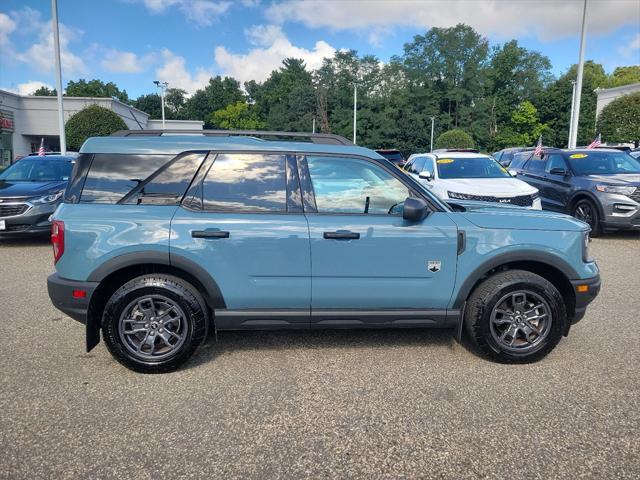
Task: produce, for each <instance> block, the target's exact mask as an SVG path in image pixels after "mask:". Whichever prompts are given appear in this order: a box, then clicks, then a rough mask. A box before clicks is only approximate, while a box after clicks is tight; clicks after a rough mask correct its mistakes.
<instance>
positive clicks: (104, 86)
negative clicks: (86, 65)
mask: <svg viewBox="0 0 640 480" xmlns="http://www.w3.org/2000/svg"><path fill="white" fill-rule="evenodd" d="M64 94H65V96H67V97H98V98H112V97H115V98H117V99H118V100H120V101H121V102H124V103H129V96H128V95H127V91H126V90H120V89H119V88H118V86H117V85H116V84H115V83H113V82H108V83H104V82H103V81H102V80H98V79H93V80H89V81H86V80H85V79H84V78H81V79H80V80H78V81H77V82H74V81H73V80H70V81H69V83H67V88H66V90H65V92H64Z"/></svg>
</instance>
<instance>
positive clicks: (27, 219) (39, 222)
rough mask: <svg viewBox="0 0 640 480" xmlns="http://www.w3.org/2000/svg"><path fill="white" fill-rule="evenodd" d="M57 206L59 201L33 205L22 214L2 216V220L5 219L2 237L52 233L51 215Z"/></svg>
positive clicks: (0, 231)
mask: <svg viewBox="0 0 640 480" xmlns="http://www.w3.org/2000/svg"><path fill="white" fill-rule="evenodd" d="M25 203H27V202H25ZM27 204H28V203H27ZM29 205H30V204H29ZM57 207H58V203H55V204H44V205H32V206H30V207H29V209H28V210H27V211H26V212H25V213H23V214H22V215H16V216H11V217H0V220H3V221H4V224H5V229H4V230H0V238H2V237H16V236H27V235H43V234H50V233H51V222H50V221H49V217H50V216H51V214H53V212H55V210H56V208H57Z"/></svg>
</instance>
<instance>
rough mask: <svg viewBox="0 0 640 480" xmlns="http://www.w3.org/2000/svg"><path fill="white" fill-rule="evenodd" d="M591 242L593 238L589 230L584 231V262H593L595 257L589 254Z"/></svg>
mask: <svg viewBox="0 0 640 480" xmlns="http://www.w3.org/2000/svg"><path fill="white" fill-rule="evenodd" d="M590 242H591V238H590V237H589V232H584V235H583V239H582V261H583V262H584V263H590V262H593V258H591V255H589V243H590Z"/></svg>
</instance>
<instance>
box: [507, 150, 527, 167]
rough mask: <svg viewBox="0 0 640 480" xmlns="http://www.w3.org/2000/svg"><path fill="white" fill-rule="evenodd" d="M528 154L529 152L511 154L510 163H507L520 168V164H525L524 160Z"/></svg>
mask: <svg viewBox="0 0 640 480" xmlns="http://www.w3.org/2000/svg"><path fill="white" fill-rule="evenodd" d="M530 156H531V152H526V153H517V154H516V155H514V156H513V160H512V161H511V164H509V167H510V168H522V166H523V165H524V164H525V162H526V161H527V160H528V159H529V157H530Z"/></svg>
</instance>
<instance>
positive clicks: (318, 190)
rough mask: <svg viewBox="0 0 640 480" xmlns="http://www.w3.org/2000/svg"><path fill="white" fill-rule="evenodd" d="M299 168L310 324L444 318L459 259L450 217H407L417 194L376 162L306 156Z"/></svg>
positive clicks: (410, 322)
mask: <svg viewBox="0 0 640 480" xmlns="http://www.w3.org/2000/svg"><path fill="white" fill-rule="evenodd" d="M299 166H300V170H301V183H302V184H303V192H304V195H305V215H306V217H307V220H308V222H309V232H310V238H311V264H312V270H311V271H312V288H311V292H312V294H311V296H312V300H311V313H312V317H311V325H312V327H314V326H323V325H332V326H352V325H366V324H374V325H375V324H387V325H397V326H403V325H405V326H406V325H421V324H425V325H433V324H437V323H439V322H443V321H444V318H445V309H446V306H447V304H448V302H449V299H450V297H451V293H452V289H453V284H454V281H455V273H456V261H457V245H456V244H457V241H456V238H457V227H456V225H455V223H454V222H453V221H452V220H451V218H450V217H449V216H448V215H447V214H446V213H445V212H440V211H435V210H436V209H435V208H434V211H433V212H431V213H430V215H428V216H427V218H425V219H424V220H423V221H422V222H418V223H410V222H407V221H405V220H404V219H403V217H402V204H403V202H404V200H405V199H406V197H408V196H410V195H415V192H412V191H411V189H410V188H409V187H408V186H407V184H405V183H404V182H403V181H402V180H401V178H402V177H401V176H400V175H398V174H396V172H393V171H391V170H390V169H388V168H385V167H384V166H383V165H381V164H379V163H376V162H375V161H373V160H370V159H364V158H355V157H334V156H308V157H306V158H304V159H301V161H300V164H299ZM404 180H406V179H404ZM307 182H308V184H309V186H308V188H306V189H305V188H304V184H305V183H307Z"/></svg>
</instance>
